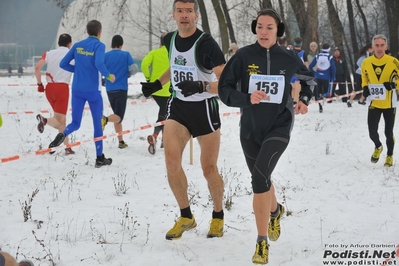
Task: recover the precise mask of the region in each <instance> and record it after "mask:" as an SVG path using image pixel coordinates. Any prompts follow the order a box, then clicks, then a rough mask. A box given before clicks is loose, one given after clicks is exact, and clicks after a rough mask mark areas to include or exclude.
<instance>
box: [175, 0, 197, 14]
mask: <svg viewBox="0 0 399 266" xmlns="http://www.w3.org/2000/svg"><path fill="white" fill-rule="evenodd" d="M177 2H181V3H193V4H194V12H195V13H198V12H199V6H198V2H197V0H175V1H174V2H173V10H172V11H173V12H174V11H175V7H176V3H177Z"/></svg>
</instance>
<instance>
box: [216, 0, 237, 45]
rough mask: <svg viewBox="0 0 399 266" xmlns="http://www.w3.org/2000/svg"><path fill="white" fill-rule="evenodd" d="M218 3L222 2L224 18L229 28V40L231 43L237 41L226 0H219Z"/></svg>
mask: <svg viewBox="0 0 399 266" xmlns="http://www.w3.org/2000/svg"><path fill="white" fill-rule="evenodd" d="M220 3H221V4H222V10H223V14H224V17H225V18H226V24H227V28H228V30H229V35H230V41H231V42H232V43H237V40H236V36H235V34H234V29H233V23H231V18H230V14H229V9H228V8H227V4H226V0H220Z"/></svg>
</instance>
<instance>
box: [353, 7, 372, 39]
mask: <svg viewBox="0 0 399 266" xmlns="http://www.w3.org/2000/svg"><path fill="white" fill-rule="evenodd" d="M355 2H356V7H357V9H358V10H359V13H360V17H361V18H362V21H363V26H364V35H365V37H366V43H370V42H371V38H370V33H369V27H368V25H367V18H366V15H365V14H364V12H363V9H362V6H361V5H360V3H359V0H355Z"/></svg>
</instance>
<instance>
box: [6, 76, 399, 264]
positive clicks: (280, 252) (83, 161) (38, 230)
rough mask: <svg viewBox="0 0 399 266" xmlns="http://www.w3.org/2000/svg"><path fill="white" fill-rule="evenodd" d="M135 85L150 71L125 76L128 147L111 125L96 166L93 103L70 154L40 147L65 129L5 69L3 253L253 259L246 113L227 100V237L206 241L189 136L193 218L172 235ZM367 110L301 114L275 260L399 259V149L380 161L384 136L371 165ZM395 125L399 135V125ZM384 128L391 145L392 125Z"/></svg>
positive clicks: (58, 257)
mask: <svg viewBox="0 0 399 266" xmlns="http://www.w3.org/2000/svg"><path fill="white" fill-rule="evenodd" d="M43 80H44V78H43ZM140 81H144V78H143V76H142V75H141V73H138V74H137V75H136V76H135V77H132V78H131V79H130V83H131V85H130V87H129V95H130V96H132V97H131V98H129V100H128V105H127V111H126V115H125V120H124V123H123V126H124V129H126V130H130V133H128V134H126V135H125V136H124V139H125V142H126V143H127V144H128V145H129V147H128V148H127V149H123V150H121V149H118V142H117V138H116V136H115V134H114V130H113V126H112V125H107V127H106V129H105V131H104V135H105V136H107V138H106V139H105V140H104V153H105V155H106V157H111V158H112V159H113V163H112V165H111V166H109V167H103V168H100V169H95V168H94V161H95V151H94V144H93V140H92V138H93V129H92V121H91V115H90V111H88V110H87V111H85V112H84V118H83V121H82V127H81V128H80V130H79V131H77V132H75V133H74V134H72V136H71V142H80V143H81V144H80V145H78V146H76V147H74V148H73V149H74V150H75V151H76V154H75V155H72V156H64V154H63V148H61V149H59V150H58V151H57V152H56V153H55V154H54V155H49V154H43V155H35V152H36V151H38V150H40V149H43V148H46V147H48V144H49V143H50V142H51V141H52V140H53V138H54V137H55V135H56V134H57V132H56V130H55V129H53V128H50V127H46V128H45V131H44V133H43V134H40V133H39V132H38V131H37V129H36V119H35V116H36V114H38V113H42V115H43V116H45V117H48V116H49V115H50V114H49V113H47V112H48V111H49V110H50V109H49V108H50V105H49V104H48V103H47V100H46V98H45V95H44V94H42V93H38V92H37V88H36V86H35V84H36V80H35V79H34V78H33V77H31V76H24V77H22V78H17V77H11V78H8V77H2V78H0V113H1V114H2V116H3V126H2V127H1V128H0V147H1V148H0V158H1V159H2V160H3V162H1V163H0V181H1V186H0V195H1V196H0V208H1V212H0V221H1V222H0V223H1V226H0V248H1V249H2V250H3V251H7V252H9V253H11V254H12V255H14V256H16V257H17V260H22V259H25V258H26V259H30V260H32V261H33V262H34V263H35V265H58V266H71V265H75V266H76V265H85V266H87V265H99V264H100V265H115V266H124V265H126V266H127V265H129V266H130V265H140V266H141V265H150V266H153V265H154V266H155V265H229V266H231V265H233V266H235V265H237V266H241V265H252V263H251V258H252V255H253V252H254V250H255V241H256V237H257V233H256V227H255V221H254V215H253V213H252V190H251V182H250V175H249V172H248V169H247V166H246V164H245V160H244V157H243V155H242V151H241V147H240V144H239V136H238V132H239V115H237V114H236V113H237V111H239V110H238V109H233V108H229V107H226V106H225V105H223V104H222V103H220V110H221V114H222V118H221V119H222V130H221V132H222V136H221V149H220V155H219V162H218V166H219V170H220V172H221V174H222V176H223V178H224V181H225V198H224V202H225V203H226V208H227V207H229V210H227V209H226V210H225V228H224V231H225V234H224V236H223V237H222V238H220V239H207V238H206V233H207V231H208V227H209V221H210V219H211V212H212V202H211V201H210V200H209V193H208V190H207V185H206V182H205V179H204V178H203V176H202V172H201V169H200V166H199V146H198V143H197V141H196V140H195V139H194V145H193V164H192V165H191V164H190V153H189V146H187V148H186V151H185V154H184V162H183V164H184V166H183V167H184V170H185V171H186V174H187V176H188V182H189V194H190V198H191V205H192V210H193V213H194V214H195V216H196V220H197V223H198V226H197V228H196V229H194V230H192V231H189V232H186V233H184V234H183V237H182V239H181V240H178V241H167V240H165V233H166V231H167V230H169V229H170V228H171V227H172V226H173V223H174V220H175V218H176V217H177V216H178V215H179V209H178V206H177V204H176V201H175V199H174V197H173V195H172V192H171V190H170V188H169V185H168V183H167V179H166V169H165V164H164V155H163V151H162V149H158V150H157V153H156V154H155V155H150V154H149V153H148V151H147V146H148V144H147V141H146V136H147V135H148V134H151V133H152V130H153V129H152V128H151V127H149V126H148V125H151V124H153V123H154V122H155V121H156V117H157V105H156V103H155V102H154V101H152V100H145V99H144V97H143V96H142V95H141V96H140V93H141V90H140V88H141V87H140V85H139V82H140ZM103 97H104V106H105V108H104V113H105V114H106V115H107V114H111V109H110V108H109V105H108V99H107V97H106V93H105V90H104V93H103ZM10 113H11V114H10ZM50 113H51V112H50ZM265 115H267V114H265ZM366 117H367V107H365V106H362V105H358V104H357V103H354V104H353V107H352V108H348V107H347V106H346V104H344V103H342V102H340V101H335V102H333V103H332V104H325V105H324V113H322V114H320V113H319V112H318V107H317V105H315V104H312V105H310V106H309V113H308V114H307V115H303V116H302V115H301V116H297V117H296V124H295V127H294V130H293V133H292V138H291V142H290V145H289V147H288V148H287V150H286V152H285V154H284V155H283V156H282V157H281V159H280V162H279V164H278V165H277V167H276V169H275V171H274V173H273V176H272V179H273V181H274V184H275V186H276V190H277V197H278V200H279V201H280V202H282V203H283V204H284V206H285V207H286V210H287V211H288V212H287V214H288V215H287V216H284V218H283V220H282V235H281V237H280V239H279V240H278V241H277V242H271V243H270V256H269V265H284V266H288V265H290V266H298V265H299V266H301V265H306V266H308V265H315V266H317V265H397V264H399V263H398V262H399V259H398V258H397V257H396V255H397V254H395V250H396V246H397V245H398V244H399V226H398V222H399V169H398V164H397V163H396V160H399V155H397V154H398V152H397V151H398V149H399V147H396V152H395V154H394V160H395V162H394V166H393V167H391V168H389V169H386V168H384V166H383V164H384V160H385V151H386V146H385V147H384V148H385V151H384V152H383V153H384V155H383V156H382V157H381V159H380V161H379V162H378V163H377V164H371V163H370V156H371V154H372V152H373V149H374V147H373V143H372V142H371V140H370V139H369V137H368V131H367V124H366ZM70 120H71V116H70V113H68V114H67V122H70ZM394 133H395V135H396V136H398V135H399V129H398V126H397V125H396V127H395V130H394ZM380 136H381V140H382V143H384V145H385V136H384V134H383V122H381V124H380ZM10 158H14V159H15V160H11V161H7V160H8V159H10ZM229 202H231V204H227V203H229ZM25 219H26V222H25V221H24V220H25ZM323 257H325V258H323ZM384 261H386V262H384ZM339 263H342V264H339ZM383 263H385V264H383Z"/></svg>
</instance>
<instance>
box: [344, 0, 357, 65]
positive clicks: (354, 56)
mask: <svg viewBox="0 0 399 266" xmlns="http://www.w3.org/2000/svg"><path fill="white" fill-rule="evenodd" d="M346 6H347V8H348V20H349V33H350V39H351V44H352V47H351V48H352V53H351V54H352V56H348V62H349V63H350V66H351V69H352V72H354V71H355V70H356V68H357V66H356V63H355V62H356V60H357V55H358V54H359V45H358V43H357V39H356V30H355V20H354V16H353V6H352V0H346Z"/></svg>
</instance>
